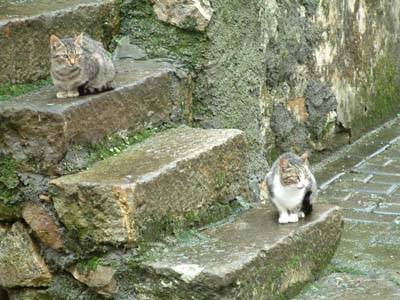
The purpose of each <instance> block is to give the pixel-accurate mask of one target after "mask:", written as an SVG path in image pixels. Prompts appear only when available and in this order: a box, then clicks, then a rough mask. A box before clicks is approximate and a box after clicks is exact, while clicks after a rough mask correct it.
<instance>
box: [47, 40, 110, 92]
mask: <svg viewBox="0 0 400 300" xmlns="http://www.w3.org/2000/svg"><path fill="white" fill-rule="evenodd" d="M50 48H51V69H50V74H51V77H52V79H53V82H54V86H55V87H56V89H57V98H69V97H77V96H79V95H83V94H86V93H98V92H103V91H105V90H109V89H111V82H112V80H113V79H114V77H115V68H114V64H113V61H112V60H111V58H110V56H109V55H108V53H107V51H106V50H105V49H104V48H103V45H102V44H101V43H99V42H97V41H95V40H93V39H91V38H90V37H88V36H86V35H84V34H83V33H82V34H81V35H79V36H78V37H77V38H75V39H74V38H66V39H62V40H61V39H59V38H58V37H56V36H55V35H52V36H51V37H50Z"/></svg>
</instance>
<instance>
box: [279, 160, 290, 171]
mask: <svg viewBox="0 0 400 300" xmlns="http://www.w3.org/2000/svg"><path fill="white" fill-rule="evenodd" d="M288 165H289V162H288V160H287V159H286V158H281V159H280V160H279V167H281V170H285V169H287V167H288Z"/></svg>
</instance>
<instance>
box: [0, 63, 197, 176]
mask: <svg viewBox="0 0 400 300" xmlns="http://www.w3.org/2000/svg"><path fill="white" fill-rule="evenodd" d="M116 67H117V72H118V73H117V76H116V80H115V84H114V86H115V89H114V90H112V91H109V92H105V93H100V94H95V95H88V96H84V97H77V98H68V99H56V97H55V94H56V92H55V90H54V89H44V90H41V91H39V92H36V93H33V94H29V95H25V96H22V97H20V98H17V99H14V100H10V101H6V102H1V103H0V124H1V126H2V127H1V129H2V130H0V149H1V151H2V152H3V153H6V154H8V153H10V154H12V155H13V156H14V158H15V159H17V160H19V161H23V162H27V161H28V162H29V165H27V166H25V169H26V170H27V171H33V172H37V173H45V174H50V175H53V174H57V173H59V171H57V164H58V163H59V162H60V161H61V160H62V159H63V158H64V156H65V154H66V152H67V150H68V148H69V147H70V146H71V143H72V142H73V143H74V144H88V143H94V142H97V141H99V140H100V139H102V138H104V137H105V136H107V135H110V134H113V133H116V132H119V131H123V130H127V131H129V132H131V133H135V132H139V131H141V130H143V129H145V128H147V127H153V126H158V125H160V124H162V123H168V122H173V121H179V120H180V118H181V117H182V115H183V111H182V108H185V107H186V108H187V109H188V110H190V109H189V107H190V101H191V97H190V91H189V84H188V80H187V78H182V76H183V75H181V78H178V77H177V76H176V70H175V68H174V67H173V65H172V64H170V63H168V62H161V61H156V60H149V61H135V62H132V61H130V60H120V61H118V62H117V64H116ZM32 168H33V170H31V169H32Z"/></svg>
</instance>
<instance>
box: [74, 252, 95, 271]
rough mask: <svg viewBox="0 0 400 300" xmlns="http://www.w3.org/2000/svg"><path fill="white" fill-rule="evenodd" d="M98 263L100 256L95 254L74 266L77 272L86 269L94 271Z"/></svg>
mask: <svg viewBox="0 0 400 300" xmlns="http://www.w3.org/2000/svg"><path fill="white" fill-rule="evenodd" d="M99 263H100V258H99V257H97V256H93V257H92V258H90V259H88V260H85V261H80V262H79V263H78V264H77V265H76V268H77V270H78V272H79V273H85V272H87V271H94V270H96V269H97V267H98V265H99Z"/></svg>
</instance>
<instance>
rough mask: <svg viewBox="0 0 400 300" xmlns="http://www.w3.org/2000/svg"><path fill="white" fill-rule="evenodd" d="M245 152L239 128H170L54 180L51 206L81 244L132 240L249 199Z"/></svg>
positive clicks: (51, 185)
mask: <svg viewBox="0 0 400 300" xmlns="http://www.w3.org/2000/svg"><path fill="white" fill-rule="evenodd" d="M244 151H245V144H244V135H243V133H242V132H241V131H240V130H228V129H226V130H224V129H220V130H217V129H215V130H212V129H210V130H203V129H192V128H179V129H171V130H167V131H165V132H163V133H160V134H158V135H156V136H155V137H153V138H150V139H148V140H146V141H145V142H143V143H141V144H139V145H136V146H133V147H131V148H130V149H128V150H127V151H125V152H123V153H120V154H119V155H117V156H114V157H111V158H109V159H106V160H104V161H100V162H98V163H97V164H95V165H94V166H93V167H92V168H90V169H89V170H87V171H84V172H81V173H78V174H74V175H68V176H63V177H60V178H58V179H55V180H53V181H51V182H50V188H51V190H52V195H53V201H54V206H55V209H56V211H57V213H58V216H59V217H60V219H61V221H62V222H63V223H64V224H65V226H66V227H67V228H68V229H69V230H71V231H75V232H77V234H78V236H79V238H80V239H81V240H90V241H92V242H93V243H94V244H99V243H111V244H119V243H129V242H133V241H135V240H136V238H137V237H138V235H139V231H140V230H139V228H142V227H143V226H147V225H144V224H145V223H146V224H149V221H152V222H153V221H160V220H161V219H162V218H167V219H168V220H171V219H176V220H179V219H181V218H183V216H184V215H185V214H186V213H187V212H189V211H190V212H193V213H194V212H196V211H198V210H200V209H202V208H205V207H208V206H209V205H210V204H212V203H214V202H215V201H229V200H233V199H234V198H235V197H236V196H242V197H243V198H244V199H249V197H250V196H249V194H248V193H249V188H248V182H247V176H246V174H247V173H246V166H245V161H246V159H245V152H244ZM169 222H170V221H169Z"/></svg>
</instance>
